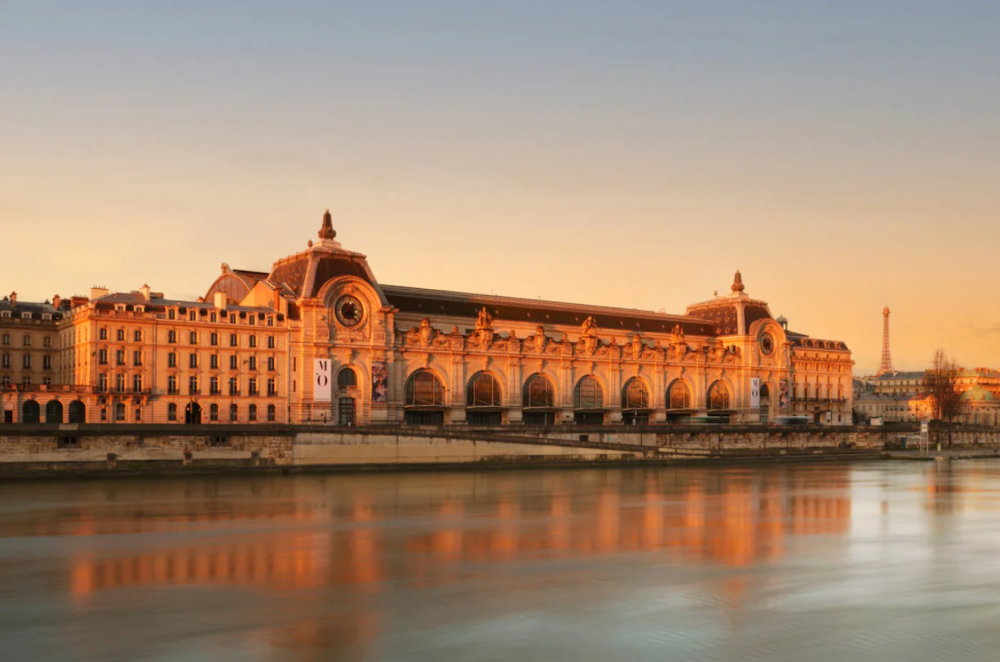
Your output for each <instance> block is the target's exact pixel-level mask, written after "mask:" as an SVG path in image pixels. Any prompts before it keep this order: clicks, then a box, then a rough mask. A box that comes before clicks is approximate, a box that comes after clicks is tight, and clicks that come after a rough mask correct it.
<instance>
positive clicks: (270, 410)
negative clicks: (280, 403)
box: [267, 405, 277, 423]
mask: <svg viewBox="0 0 1000 662" xmlns="http://www.w3.org/2000/svg"><path fill="white" fill-rule="evenodd" d="M276 417H277V408H276V407H275V406H274V405H268V406H267V422H268V423H274V419H275V418H276Z"/></svg>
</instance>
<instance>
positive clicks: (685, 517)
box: [0, 461, 1000, 662]
mask: <svg viewBox="0 0 1000 662" xmlns="http://www.w3.org/2000/svg"><path fill="white" fill-rule="evenodd" d="M998 623H1000V462H990V461H981V462H972V461H965V462H953V463H927V464H924V463H916V462H914V463H903V462H900V463H861V464H853V465H819V466H769V467H749V468H747V467H742V468H694V467H692V468H664V469H644V468H639V469H606V470H590V469H586V470H584V469H581V470H536V471H517V472H513V471H512V472H485V473H456V472H448V473H444V472H442V473H409V474H403V473H398V474H384V475H378V474H372V475H325V476H294V477H280V476H274V477H270V476H268V477H263V476H261V477H219V478H215V477H211V478H205V477H197V478H178V479H145V480H140V479H120V480H107V481H96V480H94V481H64V482H31V483H25V482H12V483H11V482H8V483H6V484H3V485H0V659H3V660H11V661H12V662H13V661H18V660H30V661H48V660H122V661H125V660H128V661H132V660H163V661H166V660H170V661H184V662H191V661H203V660H204V661H213V662H215V661H223V660H436V661H437V660H458V661H467V660H503V661H507V660H546V661H549V660H619V659H621V660H657V661H662V660H683V661H688V660H720V661H721V660H768V661H774V660H788V661H795V662H802V661H805V660H879V661H883V660H985V659H997V655H998V654H1000V653H998V652H997V651H1000V627H998Z"/></svg>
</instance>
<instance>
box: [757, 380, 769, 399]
mask: <svg viewBox="0 0 1000 662" xmlns="http://www.w3.org/2000/svg"><path fill="white" fill-rule="evenodd" d="M760 399H761V400H770V399H771V389H769V388H768V387H767V384H761V385H760Z"/></svg>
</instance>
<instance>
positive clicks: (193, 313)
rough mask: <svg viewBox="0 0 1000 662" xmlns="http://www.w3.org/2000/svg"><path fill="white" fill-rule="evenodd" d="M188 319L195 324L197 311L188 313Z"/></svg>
mask: <svg viewBox="0 0 1000 662" xmlns="http://www.w3.org/2000/svg"><path fill="white" fill-rule="evenodd" d="M188 319H189V320H191V321H192V322H196V321H197V320H198V311H197V310H191V311H188Z"/></svg>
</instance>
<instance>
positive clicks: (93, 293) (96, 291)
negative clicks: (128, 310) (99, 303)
mask: <svg viewBox="0 0 1000 662" xmlns="http://www.w3.org/2000/svg"><path fill="white" fill-rule="evenodd" d="M106 296H108V288H106V287H92V288H90V300H91V301H94V300H96V299H100V298H101V297H106Z"/></svg>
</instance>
